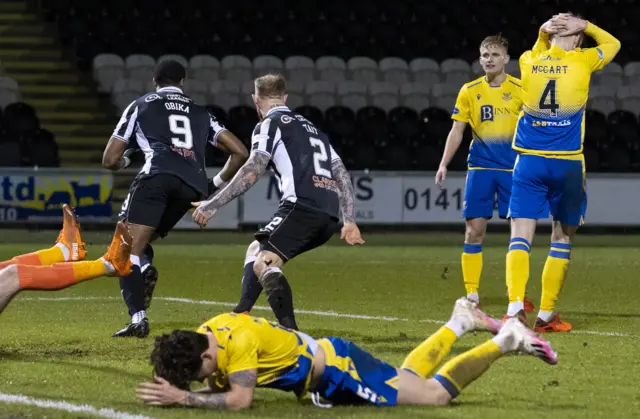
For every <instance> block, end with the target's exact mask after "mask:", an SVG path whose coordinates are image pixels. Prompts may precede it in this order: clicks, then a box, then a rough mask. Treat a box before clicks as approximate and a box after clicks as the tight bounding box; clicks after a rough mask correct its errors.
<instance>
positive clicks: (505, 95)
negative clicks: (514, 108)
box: [502, 92, 511, 102]
mask: <svg viewBox="0 0 640 419" xmlns="http://www.w3.org/2000/svg"><path fill="white" fill-rule="evenodd" d="M502 99H503V100H506V101H507V102H508V101H510V100H511V92H506V93H504V94H503V95H502Z"/></svg>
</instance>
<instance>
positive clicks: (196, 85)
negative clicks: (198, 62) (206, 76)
mask: <svg viewBox="0 0 640 419" xmlns="http://www.w3.org/2000/svg"><path fill="white" fill-rule="evenodd" d="M184 92H185V94H186V95H187V96H189V97H190V98H191V99H192V100H193V101H194V102H195V103H197V104H198V105H202V106H204V105H205V104H207V103H208V99H209V86H207V84H206V83H205V82H203V81H200V80H196V79H187V80H185V82H184Z"/></svg>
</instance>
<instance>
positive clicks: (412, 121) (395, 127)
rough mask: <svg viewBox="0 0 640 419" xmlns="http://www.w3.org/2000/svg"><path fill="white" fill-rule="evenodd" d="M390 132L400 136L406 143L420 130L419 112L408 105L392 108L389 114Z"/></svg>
mask: <svg viewBox="0 0 640 419" xmlns="http://www.w3.org/2000/svg"><path fill="white" fill-rule="evenodd" d="M388 121H389V132H390V133H391V134H393V135H396V136H398V137H399V138H400V139H402V140H403V141H404V142H405V143H408V141H409V139H410V138H412V137H413V136H415V135H416V134H417V133H418V132H419V131H420V123H419V121H418V113H417V112H416V111H415V110H413V109H410V108H407V107H404V106H403V107H398V108H395V109H392V110H391V111H390V112H389V116H388Z"/></svg>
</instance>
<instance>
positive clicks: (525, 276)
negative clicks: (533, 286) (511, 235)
mask: <svg viewBox="0 0 640 419" xmlns="http://www.w3.org/2000/svg"><path fill="white" fill-rule="evenodd" d="M530 251H531V245H530V244H529V242H528V241H526V240H525V239H522V238H515V239H511V243H510V244H509V253H507V278H506V279H507V289H508V291H509V309H508V310H507V314H508V315H509V316H514V315H515V314H517V313H518V312H519V311H520V310H523V309H524V295H525V292H526V290H527V281H529V252H530Z"/></svg>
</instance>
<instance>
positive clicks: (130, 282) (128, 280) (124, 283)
mask: <svg viewBox="0 0 640 419" xmlns="http://www.w3.org/2000/svg"><path fill="white" fill-rule="evenodd" d="M120 291H122V298H124V302H125V303H126V304H127V307H128V308H129V315H130V316H133V315H134V314H135V313H137V312H139V311H143V310H144V282H143V281H142V273H140V267H139V266H138V265H133V266H131V273H130V274H129V275H128V276H121V277H120Z"/></svg>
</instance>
